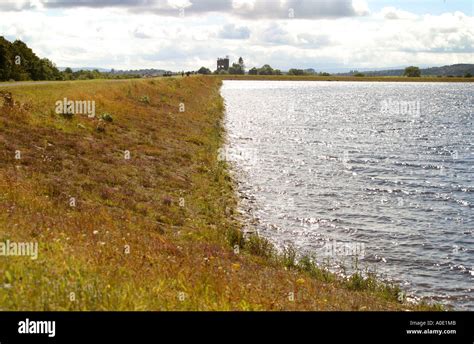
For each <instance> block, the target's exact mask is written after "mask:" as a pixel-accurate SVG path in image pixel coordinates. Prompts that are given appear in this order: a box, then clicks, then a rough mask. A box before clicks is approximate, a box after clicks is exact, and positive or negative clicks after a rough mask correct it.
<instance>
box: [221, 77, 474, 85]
mask: <svg viewBox="0 0 474 344" xmlns="http://www.w3.org/2000/svg"><path fill="white" fill-rule="evenodd" d="M213 77H217V78H220V79H222V80H255V81H259V80H262V81H359V82H360V81H365V82H456V83H464V82H474V78H465V77H446V76H443V77H431V76H421V77H404V76H318V75H308V76H305V75H213Z"/></svg>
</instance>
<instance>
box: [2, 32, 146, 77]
mask: <svg viewBox="0 0 474 344" xmlns="http://www.w3.org/2000/svg"><path fill="white" fill-rule="evenodd" d="M139 77H140V75H134V74H114V73H113V72H111V73H102V72H99V71H98V70H97V69H95V70H92V71H91V70H79V71H73V70H72V69H71V68H66V69H65V70H64V71H63V72H61V71H60V70H59V69H58V68H57V67H56V66H55V65H54V63H53V62H51V61H50V60H48V59H46V58H43V59H41V58H39V57H38V56H37V55H36V54H35V53H34V52H33V50H31V49H30V48H29V47H28V46H27V45H26V44H25V43H24V42H22V41H20V40H16V41H14V42H13V43H11V42H9V41H8V40H6V39H5V38H4V37H2V36H0V81H9V80H14V81H27V80H34V81H37V80H87V79H126V78H127V79H128V78H139Z"/></svg>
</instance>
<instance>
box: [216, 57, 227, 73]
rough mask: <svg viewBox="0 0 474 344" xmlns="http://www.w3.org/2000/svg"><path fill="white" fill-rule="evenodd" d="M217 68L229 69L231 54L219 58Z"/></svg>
mask: <svg viewBox="0 0 474 344" xmlns="http://www.w3.org/2000/svg"><path fill="white" fill-rule="evenodd" d="M217 70H229V56H226V57H224V58H218V59H217Z"/></svg>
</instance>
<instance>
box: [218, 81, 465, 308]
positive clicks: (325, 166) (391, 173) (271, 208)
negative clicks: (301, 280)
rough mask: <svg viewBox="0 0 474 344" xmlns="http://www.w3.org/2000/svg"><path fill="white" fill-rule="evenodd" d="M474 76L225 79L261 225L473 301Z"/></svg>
mask: <svg viewBox="0 0 474 344" xmlns="http://www.w3.org/2000/svg"><path fill="white" fill-rule="evenodd" d="M473 91H474V87H473V85H472V84H471V83H465V84H462V83H396V82H393V83H388V82H387V83H385V82H380V83H379V82H373V83H370V82H315V81H224V85H223V87H222V91H221V92H222V95H223V97H224V99H225V104H226V118H225V126H226V130H227V133H228V144H227V147H226V148H225V151H224V152H222V154H223V156H224V158H225V159H227V160H230V161H231V163H232V165H233V166H234V168H235V170H236V171H237V172H238V173H237V181H238V184H239V191H240V192H241V194H242V196H243V207H244V208H245V209H247V210H246V211H248V212H249V213H250V214H251V216H252V217H254V218H255V222H256V223H257V229H258V231H259V233H260V234H261V235H263V236H265V237H266V238H268V239H269V240H271V241H272V242H274V243H275V244H276V245H277V246H280V247H283V246H289V245H291V246H293V247H294V248H295V249H296V250H297V251H298V252H300V253H301V254H309V255H311V256H313V257H314V258H315V259H316V261H318V262H320V263H321V264H322V263H324V262H326V263H327V264H329V265H331V268H332V269H334V270H336V271H341V269H342V268H343V267H346V268H348V269H351V266H352V267H354V264H355V262H357V266H358V268H359V269H360V268H363V269H369V270H370V271H375V272H376V273H377V274H378V275H380V276H381V277H382V278H384V279H387V280H391V281H395V282H397V283H399V284H400V286H401V287H402V288H403V289H404V290H405V291H406V293H407V295H408V296H410V297H414V298H419V297H428V298H429V299H431V300H434V301H437V302H441V303H444V304H448V305H451V306H453V307H454V308H455V309H468V310H474V212H473V211H474V209H473V207H474V186H473V172H474V134H473V129H474V124H473V120H474V92H473Z"/></svg>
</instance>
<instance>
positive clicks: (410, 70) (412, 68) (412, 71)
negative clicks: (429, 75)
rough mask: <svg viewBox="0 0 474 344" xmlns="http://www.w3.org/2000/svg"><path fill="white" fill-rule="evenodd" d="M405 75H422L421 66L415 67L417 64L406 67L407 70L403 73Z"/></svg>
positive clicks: (412, 76)
mask: <svg viewBox="0 0 474 344" xmlns="http://www.w3.org/2000/svg"><path fill="white" fill-rule="evenodd" d="M403 76H408V77H410V78H414V77H420V76H421V71H420V68H418V67H415V66H410V67H407V68H405V72H404V73H403Z"/></svg>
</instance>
